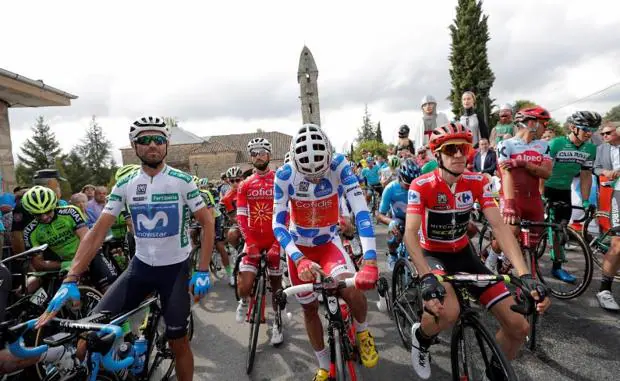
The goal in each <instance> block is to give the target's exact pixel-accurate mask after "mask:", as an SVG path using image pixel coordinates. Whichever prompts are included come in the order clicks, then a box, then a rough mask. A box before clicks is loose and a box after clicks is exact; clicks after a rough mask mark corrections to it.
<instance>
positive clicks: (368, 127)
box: [357, 105, 375, 142]
mask: <svg viewBox="0 0 620 381" xmlns="http://www.w3.org/2000/svg"><path fill="white" fill-rule="evenodd" d="M374 129H375V128H374V126H373V124H372V120H371V119H370V112H369V111H368V105H365V106H364V116H363V117H362V126H361V127H360V128H359V129H358V130H357V141H358V142H363V141H365V140H375V131H374Z"/></svg>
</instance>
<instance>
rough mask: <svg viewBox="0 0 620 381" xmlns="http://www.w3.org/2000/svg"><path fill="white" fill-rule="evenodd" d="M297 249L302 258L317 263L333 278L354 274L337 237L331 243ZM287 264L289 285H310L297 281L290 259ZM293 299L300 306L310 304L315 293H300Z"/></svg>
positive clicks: (295, 271) (315, 296)
mask: <svg viewBox="0 0 620 381" xmlns="http://www.w3.org/2000/svg"><path fill="white" fill-rule="evenodd" d="M297 247H298V248H299V251H301V253H302V254H303V255H304V257H306V258H308V259H309V260H311V261H313V262H316V263H318V264H319V266H321V268H322V269H323V271H325V273H327V274H329V275H330V276H332V277H334V278H335V277H338V276H339V275H342V274H349V275H353V274H355V265H353V262H352V261H351V258H350V257H349V255H348V254H347V253H346V251H345V250H344V248H343V247H342V243H341V242H340V239H339V238H338V237H335V238H334V240H332V241H331V242H329V243H326V244H324V245H320V246H313V247H308V246H299V245H298V246H297ZM287 262H288V275H289V278H290V280H291V285H293V286H296V285H298V284H304V283H312V282H304V281H302V280H301V279H299V277H298V275H297V267H296V266H295V263H294V262H293V260H292V259H291V258H290V257H288V260H287ZM295 297H296V298H297V300H298V301H299V303H301V304H310V303H312V302H314V301H315V300H316V298H317V294H316V293H315V292H309V293H301V294H298V295H295Z"/></svg>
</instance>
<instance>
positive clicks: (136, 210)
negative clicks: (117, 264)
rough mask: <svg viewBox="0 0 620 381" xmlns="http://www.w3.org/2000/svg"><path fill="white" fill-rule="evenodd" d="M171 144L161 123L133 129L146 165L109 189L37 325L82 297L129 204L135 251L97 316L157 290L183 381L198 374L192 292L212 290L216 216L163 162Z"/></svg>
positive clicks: (143, 121) (186, 178)
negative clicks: (196, 248) (193, 235)
mask: <svg viewBox="0 0 620 381" xmlns="http://www.w3.org/2000/svg"><path fill="white" fill-rule="evenodd" d="M169 139H170V128H169V127H168V126H167V125H166V122H165V121H164V119H163V118H159V117H152V116H149V117H143V118H140V119H138V120H136V121H134V122H133V123H132V125H131V126H130V127H129V140H130V141H131V145H132V147H133V149H134V150H135V154H136V156H137V157H138V158H139V159H140V161H141V162H142V165H141V168H140V170H139V171H136V172H134V173H132V174H130V175H128V176H125V177H123V178H122V179H121V180H120V181H119V182H118V183H116V185H115V186H114V189H112V192H111V193H110V198H109V200H108V203H107V204H106V206H105V207H104V209H103V212H102V213H101V216H100V217H99V219H98V220H97V223H95V226H94V227H93V228H92V230H90V231H89V232H88V234H86V236H85V237H84V239H83V241H82V243H81V244H80V247H79V248H78V251H77V253H76V255H75V258H74V260H73V264H72V265H71V269H70V270H69V274H68V275H67V277H66V278H65V280H64V282H63V284H62V286H61V287H60V289H59V290H58V292H57V293H56V295H54V298H53V299H52V301H51V302H50V304H49V306H48V308H47V310H46V312H45V313H44V314H43V315H42V316H41V317H40V318H39V321H38V322H37V326H38V327H40V326H42V325H44V324H45V323H47V322H48V321H49V319H51V318H53V317H54V316H55V315H56V314H57V313H58V311H59V310H60V308H61V307H62V306H63V305H64V304H65V303H66V302H67V301H68V300H79V298H80V292H79V290H78V288H77V280H78V279H79V278H80V276H81V275H82V274H83V273H84V271H85V270H86V268H87V267H88V264H89V263H90V261H91V260H92V258H93V256H94V254H95V253H96V252H97V249H98V248H99V247H100V246H101V244H102V243H103V240H104V239H105V236H106V234H107V232H108V230H109V229H110V227H111V226H112V225H113V224H114V220H115V219H116V216H118V214H119V213H120V211H121V210H122V209H123V207H124V206H125V204H127V207H128V210H129V213H130V214H131V218H132V220H133V226H134V235H135V238H136V254H135V256H134V257H133V258H132V259H131V262H130V264H129V266H128V268H127V270H125V272H123V274H122V275H121V276H120V277H119V278H118V279H117V280H116V282H114V284H113V285H112V286H111V287H110V289H108V291H107V292H106V294H105V295H104V296H103V299H101V301H100V302H99V304H98V305H97V306H96V307H95V309H94V312H95V313H97V312H100V311H104V310H105V311H109V312H110V313H111V314H112V315H116V314H118V313H121V312H124V311H129V310H131V309H133V308H135V307H137V306H138V305H139V304H140V303H141V302H142V301H143V300H144V299H145V298H146V297H147V296H148V295H150V294H152V293H155V292H156V293H157V294H158V295H159V299H160V302H161V309H162V311H163V317H164V321H165V324H166V332H165V337H166V338H167V339H168V340H169V342H170V348H171V349H172V352H173V354H174V358H175V369H176V377H177V379H178V380H180V381H190V380H192V379H193V374H194V356H193V354H192V350H191V346H190V342H189V337H188V335H187V327H188V324H187V322H188V320H189V316H190V305H191V302H190V293H191V294H193V297H194V301H195V302H196V301H198V300H199V299H200V298H202V297H203V296H205V295H206V293H207V292H208V290H209V288H210V287H211V280H210V274H209V263H210V262H211V253H212V251H213V232H214V221H213V220H214V219H213V214H211V213H209V212H208V209H207V208H206V207H205V203H204V200H203V199H202V197H200V192H199V191H198V188H197V187H196V184H194V182H193V181H192V176H190V175H189V174H187V173H185V172H182V171H179V170H177V169H174V168H172V167H170V166H168V165H167V164H166V163H165V161H164V160H165V158H166V155H167V153H168V144H169ZM190 213H193V215H194V218H196V220H197V221H198V223H200V225H202V240H201V241H202V245H201V252H200V259H199V261H198V268H197V270H196V271H195V272H194V274H193V275H190V268H189V260H188V258H189V253H190V250H191V244H190V237H189V234H188V230H189V214H190ZM85 348H86V346H85V343H80V346H79V349H80V352H78V353H81V355H82V356H83V351H84V350H85Z"/></svg>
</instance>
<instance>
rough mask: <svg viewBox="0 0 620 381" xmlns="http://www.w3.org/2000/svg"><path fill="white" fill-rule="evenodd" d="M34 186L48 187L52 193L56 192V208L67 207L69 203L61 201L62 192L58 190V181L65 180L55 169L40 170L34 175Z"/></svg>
mask: <svg viewBox="0 0 620 381" xmlns="http://www.w3.org/2000/svg"><path fill="white" fill-rule="evenodd" d="M33 181H34V185H42V186H44V187H48V188H50V189H51V190H53V191H54V192H56V196H57V197H58V206H67V205H69V203H68V202H67V201H65V200H62V199H61V197H62V191H61V189H60V181H67V179H65V178H63V177H61V176H60V174H59V173H58V170H56V169H41V170H39V171H36V172H35V173H34V179H33Z"/></svg>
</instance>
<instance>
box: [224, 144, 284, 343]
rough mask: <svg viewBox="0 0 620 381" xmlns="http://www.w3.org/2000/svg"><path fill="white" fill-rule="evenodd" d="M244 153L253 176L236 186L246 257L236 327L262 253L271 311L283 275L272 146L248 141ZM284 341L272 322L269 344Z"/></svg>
mask: <svg viewBox="0 0 620 381" xmlns="http://www.w3.org/2000/svg"><path fill="white" fill-rule="evenodd" d="M247 150H248V154H249V155H250V158H251V160H252V165H253V166H254V168H255V169H256V173H254V174H253V175H252V176H250V177H248V178H247V179H245V180H244V181H243V182H242V183H241V185H239V191H238V193H237V221H238V222H239V227H240V228H241V232H242V233H243V237H244V238H245V247H244V248H243V252H244V253H246V256H245V257H243V258H242V259H241V263H240V264H239V275H238V277H237V291H238V294H239V298H240V300H239V305H238V306H237V311H236V316H235V318H236V320H237V323H242V322H243V321H244V320H245V315H246V310H247V298H248V296H250V293H251V292H252V286H253V285H254V280H255V279H256V272H257V270H258V264H259V259H260V256H259V255H260V252H261V251H263V250H265V251H266V252H267V275H269V281H270V283H271V295H272V300H273V303H272V307H273V309H274V311H275V308H276V305H277V301H276V300H275V299H273V297H274V296H275V295H276V292H277V291H278V290H279V289H281V288H282V273H283V269H282V266H280V262H281V260H280V243H279V242H278V241H277V240H276V238H275V237H274V235H273V229H272V227H271V220H272V216H273V183H274V177H275V172H274V171H272V170H271V169H270V168H269V159H270V156H271V143H269V141H268V140H267V139H265V138H255V139H252V140H250V142H249V143H248V147H247ZM283 338H284V336H283V334H282V329H281V326H279V325H277V324H276V322H275V319H274V321H273V325H272V330H271V344H272V345H278V344H281V343H282V340H283Z"/></svg>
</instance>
